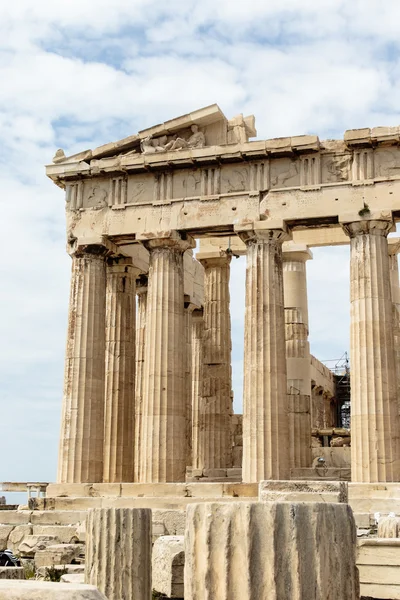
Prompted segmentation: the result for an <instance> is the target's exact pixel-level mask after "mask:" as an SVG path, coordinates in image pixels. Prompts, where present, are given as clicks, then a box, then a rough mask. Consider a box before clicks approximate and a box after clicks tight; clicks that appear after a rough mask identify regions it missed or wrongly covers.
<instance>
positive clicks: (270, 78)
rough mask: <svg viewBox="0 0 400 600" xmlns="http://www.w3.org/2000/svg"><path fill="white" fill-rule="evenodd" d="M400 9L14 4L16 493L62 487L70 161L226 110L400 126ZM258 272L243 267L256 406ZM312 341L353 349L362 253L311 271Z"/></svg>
mask: <svg viewBox="0 0 400 600" xmlns="http://www.w3.org/2000/svg"><path fill="white" fill-rule="evenodd" d="M399 23H400V3H398V1H397V0H385V2H381V1H377V0H353V1H352V2H348V0H346V1H342V0H324V1H323V2H321V1H320V0H301V1H300V0H279V1H278V0H269V1H266V0H247V2H239V0H201V2H200V1H198V0H169V2H163V1H161V0H130V1H129V2H126V0H113V2H109V0H68V2H57V1H56V2H54V0H52V1H50V0H36V1H33V0H18V2H14V3H10V2H2V3H0V77H1V79H0V81H1V85H0V203H1V216H2V220H1V223H2V232H1V233H2V234H1V238H0V240H1V241H0V244H1V249H2V260H1V261H0V278H1V285H0V301H1V308H2V310H1V312H0V336H1V340H2V344H1V347H0V440H1V442H2V444H3V446H6V447H7V449H8V450H7V455H9V456H10V457H13V459H14V462H11V461H7V464H4V461H3V463H2V464H1V465H0V481H4V480H34V479H41V480H53V479H54V477H55V470H56V461H57V442H58V434H59V419H60V408H61V398H62V379H63V354H64V345H65V331H66V311H67V304H68V293H69V271H70V259H69V257H68V256H67V255H66V253H65V224H64V201H63V193H62V192H61V191H60V190H59V189H58V188H57V187H55V186H54V185H53V184H52V183H51V182H50V181H49V180H47V179H46V177H45V175H44V167H43V165H44V164H46V163H49V162H51V159H52V156H53V155H54V151H55V150H56V149H57V148H58V147H62V148H64V149H65V151H66V153H67V154H69V153H73V152H76V151H78V150H82V149H85V148H90V147H92V148H93V147H95V146H97V145H100V144H102V143H105V142H108V141H112V140H115V139H119V138H122V137H125V136H128V135H131V134H133V133H135V132H136V131H137V130H139V129H143V128H145V127H147V126H151V125H152V124H156V123H159V122H160V121H163V120H166V119H170V118H173V117H175V116H179V115H180V114H184V113H186V112H188V111H191V110H195V109H197V108H200V107H202V106H206V105H208V104H211V103H214V102H217V103H218V104H219V105H220V107H221V108H222V110H223V111H224V112H225V114H226V115H227V116H228V117H232V116H234V115H236V114H238V113H241V112H242V113H244V114H255V116H256V124H257V129H258V137H259V138H261V139H262V138H269V137H277V136H285V135H297V134H302V133H316V134H318V135H319V136H320V138H321V139H324V138H327V137H342V135H343V132H344V130H346V129H350V128H357V127H364V126H370V127H372V126H377V125H389V124H390V125H398V124H399V123H400V77H399V75H400V60H399V41H398V40H399V39H400V37H399V28H400V26H399ZM244 267H245V263H244V259H240V260H238V261H237V262H236V261H235V262H234V263H232V284H233V286H234V289H235V293H234V294H232V336H233V378H234V391H235V406H236V408H237V409H240V405H241V380H242V351H243V341H242V340H243V312H244V311H243V309H244V307H243V303H244ZM308 275H309V300H310V327H311V332H310V339H311V346H312V351H313V353H314V354H315V355H317V356H318V358H320V359H329V358H336V357H338V356H340V355H341V354H342V353H343V352H344V351H345V350H348V346H349V342H348V327H349V319H348V312H349V304H348V250H347V248H335V249H319V250H315V251H314V260H313V261H310V262H309V263H308Z"/></svg>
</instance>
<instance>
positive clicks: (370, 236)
mask: <svg viewBox="0 0 400 600" xmlns="http://www.w3.org/2000/svg"><path fill="white" fill-rule="evenodd" d="M343 227H344V230H345V232H346V233H347V234H348V235H349V236H350V279H351V282H350V295H351V310H350V314H351V336H350V347H351V472H352V481H356V482H378V481H381V482H386V481H388V482H389V481H399V477H400V469H399V467H400V460H399V459H400V454H399V416H398V408H397V396H396V370H395V360H394V348H393V313H392V310H393V308H392V298H391V293H390V275H389V258H388V243H387V235H388V233H389V231H390V228H391V227H392V222H391V221H387V220H370V221H364V220H360V221H354V222H350V223H345V224H344V225H343Z"/></svg>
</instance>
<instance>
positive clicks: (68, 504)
mask: <svg viewBox="0 0 400 600" xmlns="http://www.w3.org/2000/svg"><path fill="white" fill-rule="evenodd" d="M198 485H205V486H206V485H212V484H198ZM210 499H211V500H212V501H213V502H237V501H241V500H243V501H247V502H257V500H258V495H255V496H249V497H246V496H237V497H236V496H219V497H216V498H214V497H213V496H212V495H211V496H204V497H202V496H194V497H173V496H168V497H145V498H132V497H125V498H87V497H83V498H79V497H76V498H40V499H38V503H39V506H40V508H41V510H43V509H47V508H48V507H50V512H51V510H57V511H59V510H69V509H71V508H77V509H78V508H79V510H81V511H84V510H88V509H89V508H152V509H160V510H162V509H164V510H184V509H185V508H186V506H187V505H188V504H193V503H197V502H210Z"/></svg>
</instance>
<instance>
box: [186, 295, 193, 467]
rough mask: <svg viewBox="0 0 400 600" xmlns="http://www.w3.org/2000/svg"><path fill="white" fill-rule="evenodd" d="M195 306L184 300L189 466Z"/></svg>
mask: <svg viewBox="0 0 400 600" xmlns="http://www.w3.org/2000/svg"><path fill="white" fill-rule="evenodd" d="M194 308H195V306H194V304H191V302H186V300H185V351H184V352H185V396H186V443H187V458H186V466H187V467H191V466H192V462H193V454H192V416H193V410H192V313H193V310H194Z"/></svg>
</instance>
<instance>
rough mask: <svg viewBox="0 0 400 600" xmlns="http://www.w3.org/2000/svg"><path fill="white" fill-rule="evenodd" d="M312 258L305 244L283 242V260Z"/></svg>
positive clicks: (301, 260) (294, 260) (297, 260)
mask: <svg viewBox="0 0 400 600" xmlns="http://www.w3.org/2000/svg"><path fill="white" fill-rule="evenodd" d="M312 258H313V255H312V252H311V250H310V249H309V247H308V246H306V245H305V244H295V243H294V242H284V244H283V246H282V259H283V262H304V263H305V262H306V261H307V260H311V259H312Z"/></svg>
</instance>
